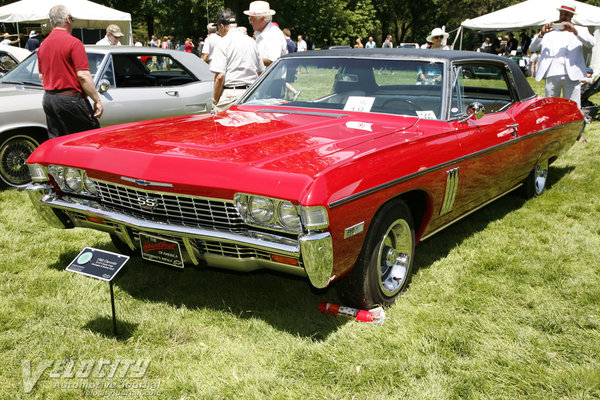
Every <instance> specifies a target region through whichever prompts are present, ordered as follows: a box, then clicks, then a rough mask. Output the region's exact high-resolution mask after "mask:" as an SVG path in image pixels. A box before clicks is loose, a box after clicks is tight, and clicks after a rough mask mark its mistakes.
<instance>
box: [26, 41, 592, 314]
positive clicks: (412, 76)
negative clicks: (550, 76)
mask: <svg viewBox="0 0 600 400" xmlns="http://www.w3.org/2000/svg"><path fill="white" fill-rule="evenodd" d="M472 68H486V69H487V70H493V71H495V73H494V74H490V76H489V79H478V78H475V77H472V76H470V75H469V74H468V73H467V74H465V73H464V71H468V70H471V69H472ZM583 127H584V120H583V115H582V113H581V112H580V111H579V109H578V108H577V106H576V104H575V103H573V102H571V101H569V100H565V99H559V98H539V97H537V96H536V95H535V94H534V92H533V91H532V89H531V87H530V86H529V85H528V83H527V81H526V80H525V77H524V76H523V74H522V72H521V71H520V70H519V67H518V66H517V65H516V64H515V63H513V62H512V61H511V60H508V59H506V58H501V57H497V56H492V55H487V54H482V53H474V52H458V51H433V50H432V51H423V50H406V49H392V50H390V49H386V50H385V51H383V50H381V49H372V50H371V49H369V50H366V49H360V50H350V49H349V50H327V51H318V52H303V53H295V54H293V55H289V56H285V57H283V58H282V59H280V60H278V62H277V63H276V64H274V65H273V66H272V67H271V68H269V69H268V71H267V72H266V73H265V74H263V76H261V77H260V79H259V80H258V81H257V82H256V83H255V84H254V85H253V86H252V87H250V88H249V89H248V91H247V92H246V93H245V94H244V95H243V97H242V98H241V99H240V100H239V101H238V103H237V105H235V106H234V107H232V108H230V109H229V110H227V111H224V112H222V113H220V114H216V115H193V116H184V117H174V118H166V119H161V120H153V121H145V122H137V123H131V124H127V125H120V126H113V127H107V128H102V129H98V130H94V131H88V132H82V133H79V134H74V135H70V136H66V137H61V138H57V139H53V140H49V141H47V142H45V143H43V144H42V145H41V146H40V147H39V148H38V149H37V150H35V151H34V152H33V154H32V155H31V156H30V157H29V160H28V165H29V169H30V172H31V176H32V180H33V183H32V184H31V185H30V186H29V187H28V192H29V195H30V197H31V200H32V201H33V204H34V205H35V206H36V208H37V209H38V211H39V212H40V213H41V215H43V216H44V217H45V219H46V220H47V221H48V222H49V223H51V224H52V225H53V226H56V227H59V228H73V227H84V228H91V229H98V230H101V231H106V232H108V233H109V234H110V236H111V238H112V240H113V242H114V244H115V246H116V247H117V248H118V249H119V250H120V251H124V252H125V251H126V252H134V251H135V252H138V254H139V255H140V256H141V257H143V258H144V259H146V260H148V261H151V262H160V263H165V264H169V265H171V266H174V267H184V266H186V265H187V266H191V265H207V266H214V267H222V268H230V269H236V270H242V271H249V270H255V269H259V268H268V269H273V270H279V271H285V272H288V273H291V274H296V275H301V276H305V277H307V278H308V280H309V281H310V283H311V284H312V285H313V286H315V287H317V288H323V287H326V286H328V285H329V284H330V283H331V282H334V281H338V282H336V283H335V285H332V286H335V287H336V289H337V291H338V293H339V296H340V298H341V300H342V301H343V302H344V303H345V304H349V305H350V304H351V305H355V306H359V307H370V306H372V305H374V304H384V305H385V304H391V303H392V302H393V301H394V300H395V298H396V297H397V295H398V294H400V293H401V292H402V291H403V290H404V289H405V288H406V286H407V283H408V281H409V278H410V274H411V270H412V267H413V260H414V254H415V245H416V244H417V243H419V241H422V240H424V239H426V238H428V237H430V236H432V235H434V234H435V233H436V232H439V231H440V230H442V229H444V228H445V227H447V226H448V225H450V224H452V223H454V222H456V221H458V220H459V219H461V218H463V217H465V216H467V215H469V214H470V213H472V212H473V211H475V210H477V209H479V208H481V207H482V206H484V205H486V204H488V203H490V202H491V201H493V200H495V199H497V198H498V197H500V196H502V195H504V194H506V193H508V192H511V191H513V190H515V189H521V190H522V192H523V193H524V194H525V195H526V196H528V197H534V196H538V195H540V194H542V192H543V191H544V189H545V185H546V179H547V176H548V172H549V169H548V166H549V165H550V164H551V163H552V162H553V161H555V160H556V158H557V157H558V156H559V155H560V154H561V153H562V152H564V151H566V150H567V149H569V148H570V147H571V145H572V144H573V143H574V142H575V140H576V138H577V137H578V135H579V134H580V132H581V131H582V129H583Z"/></svg>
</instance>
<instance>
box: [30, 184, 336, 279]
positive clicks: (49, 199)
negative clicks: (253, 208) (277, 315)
mask: <svg viewBox="0 0 600 400" xmlns="http://www.w3.org/2000/svg"><path fill="white" fill-rule="evenodd" d="M27 193H28V195H29V198H30V199H31V202H32V203H33V205H34V207H35V208H36V210H37V211H38V212H39V214H40V215H41V216H42V217H43V218H44V219H45V220H46V221H47V222H48V223H49V224H50V225H51V226H53V227H55V228H73V227H82V228H91V229H96V230H101V231H105V232H108V233H113V234H115V235H117V236H118V237H119V238H120V239H121V240H122V241H123V242H124V243H127V245H128V246H129V247H130V248H131V249H132V250H133V249H135V247H136V246H135V244H134V239H133V237H132V232H138V233H139V232H144V233H151V234H155V235H162V236H164V237H168V238H173V239H177V240H180V241H181V242H182V243H183V248H184V249H185V253H186V256H185V258H186V261H190V262H192V263H194V264H199V263H200V261H203V262H205V263H206V264H207V265H209V266H216V267H220V268H228V269H234V270H242V271H252V270H256V269H260V268H267V269H273V270H278V271H282V272H285V273H291V274H294V275H301V276H307V277H308V279H309V280H310V282H311V284H312V285H313V286H315V287H316V288H323V287H326V286H327V285H328V284H329V282H330V279H331V274H332V270H333V244H332V240H331V235H330V234H329V233H327V232H325V233H307V234H303V235H301V236H300V237H299V239H298V240H294V239H290V238H287V237H283V236H278V235H276V234H266V233H263V232H253V231H249V232H245V233H232V232H223V231H217V230H211V229H204V228H199V227H186V226H181V225H168V224H165V223H160V222H153V221H147V220H143V219H139V218H134V217H131V216H127V215H123V214H120V213H118V212H114V211H111V210H107V209H105V208H104V207H103V206H102V205H101V204H99V203H97V202H94V201H87V200H82V199H80V198H75V197H69V196H65V197H64V198H63V199H59V198H58V197H57V196H56V194H55V192H54V189H53V187H52V186H51V185H48V184H41V183H34V184H32V185H29V186H28V187H27ZM88 216H89V217H96V218H100V219H101V220H102V221H104V223H97V222H92V221H90V220H89V219H87V218H86V217H88ZM196 241H200V242H204V241H209V242H218V243H219V244H222V245H236V246H242V247H245V248H250V249H255V250H256V251H257V252H262V253H264V254H267V255H268V254H276V255H282V256H286V257H291V258H295V259H297V260H298V261H299V264H300V265H299V266H292V265H288V264H284V263H280V262H276V261H272V260H271V259H265V258H260V257H247V258H235V257H230V256H226V255H215V254H206V253H203V252H201V251H200V250H199V248H198V246H195V245H194V244H195V243H196ZM300 262H301V263H300Z"/></svg>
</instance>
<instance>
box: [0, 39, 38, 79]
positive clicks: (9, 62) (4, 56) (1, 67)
mask: <svg viewBox="0 0 600 400" xmlns="http://www.w3.org/2000/svg"><path fill="white" fill-rule="evenodd" d="M30 54H31V52H30V51H29V50H27V49H22V48H20V47H15V46H0V76H4V75H6V74H7V73H8V71H10V70H12V69H13V68H14V67H16V66H17V64H19V63H20V62H21V61H23V60H24V59H26V58H27V56H29V55H30Z"/></svg>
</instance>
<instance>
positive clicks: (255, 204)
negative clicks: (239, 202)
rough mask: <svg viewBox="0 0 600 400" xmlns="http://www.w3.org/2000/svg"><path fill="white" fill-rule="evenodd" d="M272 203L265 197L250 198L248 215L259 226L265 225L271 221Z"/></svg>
mask: <svg viewBox="0 0 600 400" xmlns="http://www.w3.org/2000/svg"><path fill="white" fill-rule="evenodd" d="M273 211H274V207H273V202H272V201H271V200H270V199H267V198H265V197H252V200H250V214H251V215H252V218H254V220H255V221H256V222H258V223H259V224H267V223H269V222H270V221H271V219H273Z"/></svg>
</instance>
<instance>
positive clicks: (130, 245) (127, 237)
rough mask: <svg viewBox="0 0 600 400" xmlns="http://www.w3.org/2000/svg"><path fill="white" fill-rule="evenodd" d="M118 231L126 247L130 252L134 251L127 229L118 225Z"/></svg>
mask: <svg viewBox="0 0 600 400" xmlns="http://www.w3.org/2000/svg"><path fill="white" fill-rule="evenodd" d="M119 231H120V232H121V235H122V236H123V239H124V240H125V243H126V244H127V246H129V248H130V249H131V250H135V244H133V239H132V238H131V235H130V234H129V232H128V231H127V227H126V226H125V225H123V224H119Z"/></svg>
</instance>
